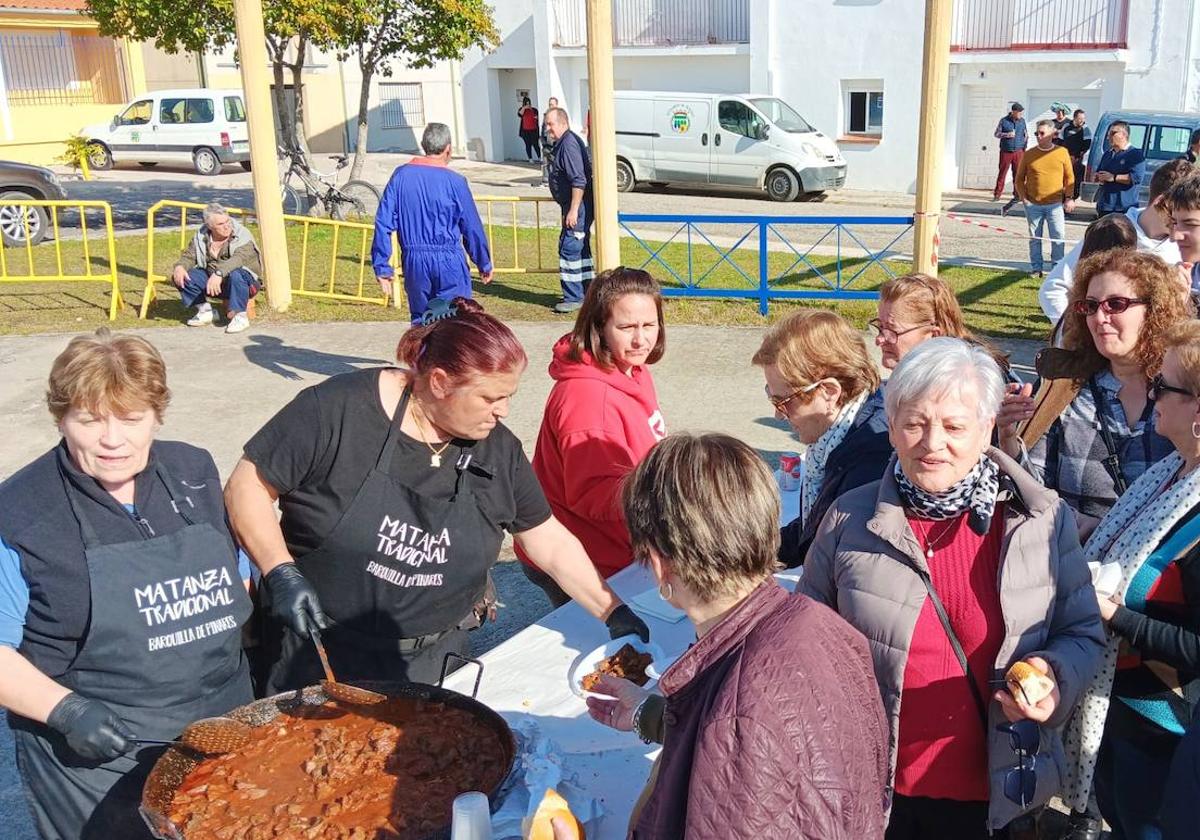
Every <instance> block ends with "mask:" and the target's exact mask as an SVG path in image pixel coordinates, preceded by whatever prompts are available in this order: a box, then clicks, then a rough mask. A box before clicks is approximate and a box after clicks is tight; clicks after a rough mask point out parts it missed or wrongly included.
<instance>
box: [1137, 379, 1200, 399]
mask: <svg viewBox="0 0 1200 840" xmlns="http://www.w3.org/2000/svg"><path fill="white" fill-rule="evenodd" d="M1164 393H1167V394H1181V395H1183V396H1185V397H1191V398H1192V399H1195V398H1196V395H1195V394H1193V393H1192V392H1191V391H1187V390H1184V389H1183V388H1176V387H1175V386H1174V385H1168V384H1167V383H1166V380H1164V379H1163V375H1162V374H1161V373H1160V374H1158V375H1157V376H1155V377H1154V378H1153V379H1151V380H1150V390H1149V391H1148V392H1147V393H1146V396H1147V397H1149V398H1150V399H1152V400H1154V401H1155V402H1157V401H1158V398H1159V397H1161V396H1162V395H1163V394H1164Z"/></svg>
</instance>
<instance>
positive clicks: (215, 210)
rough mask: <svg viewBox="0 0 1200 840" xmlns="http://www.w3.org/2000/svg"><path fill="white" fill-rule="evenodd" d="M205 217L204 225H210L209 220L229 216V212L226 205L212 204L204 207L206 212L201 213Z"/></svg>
mask: <svg viewBox="0 0 1200 840" xmlns="http://www.w3.org/2000/svg"><path fill="white" fill-rule="evenodd" d="M201 215H202V216H203V217H204V223H205V224H208V220H209V219H211V218H212V217H213V216H229V211H228V210H226V209H225V205H223V204H218V203H217V202H215V201H214V202H212V203H210V204H206V205H204V210H203V212H202V213H201Z"/></svg>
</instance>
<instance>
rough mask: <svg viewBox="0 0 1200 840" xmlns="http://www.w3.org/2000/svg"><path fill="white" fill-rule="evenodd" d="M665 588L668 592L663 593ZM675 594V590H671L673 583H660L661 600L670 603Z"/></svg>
mask: <svg viewBox="0 0 1200 840" xmlns="http://www.w3.org/2000/svg"><path fill="white" fill-rule="evenodd" d="M664 586H665V587H666V588H667V591H666V592H663V587H664ZM674 594H675V590H674V589H673V588H671V582H670V581H667V582H666V583H660V584H659V585H658V597H659V598H662V599H663V600H664V601H670V600H671V597H672V596H673V595H674Z"/></svg>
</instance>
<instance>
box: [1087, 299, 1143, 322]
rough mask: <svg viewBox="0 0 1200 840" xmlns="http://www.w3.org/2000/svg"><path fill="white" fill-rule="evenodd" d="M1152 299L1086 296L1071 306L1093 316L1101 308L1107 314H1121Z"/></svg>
mask: <svg viewBox="0 0 1200 840" xmlns="http://www.w3.org/2000/svg"><path fill="white" fill-rule="evenodd" d="M1149 302H1150V301H1149V300H1147V299H1146V298H1130V297H1109V298H1105V299H1104V300H1096V299H1095V298H1084V299H1083V300H1077V301H1075V302H1074V303H1073V304H1071V308H1072V309H1074V310H1075V312H1076V313H1077V314H1079V315H1085V316H1089V317H1090V316H1092V315H1095V314H1096V313H1097V312H1098V311H1100V310H1101V309H1103V310H1104V314H1105V315H1120V314H1121V313H1122V312H1124V311H1125V310H1126V309H1128V308H1129V307H1131V306H1145V305H1146V304H1148V303H1149Z"/></svg>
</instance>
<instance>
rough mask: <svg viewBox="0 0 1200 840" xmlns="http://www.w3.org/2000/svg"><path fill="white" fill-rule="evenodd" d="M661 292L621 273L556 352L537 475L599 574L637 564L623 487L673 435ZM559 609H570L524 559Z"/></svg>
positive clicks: (632, 272) (611, 276)
mask: <svg viewBox="0 0 1200 840" xmlns="http://www.w3.org/2000/svg"><path fill="white" fill-rule="evenodd" d="M666 343H667V334H666V329H665V327H664V326H663V315H662V293H661V292H660V290H659V286H658V283H657V282H655V280H654V278H653V277H651V276H650V275H649V274H648V273H646V272H645V271H641V270H639V269H636V268H624V267H618V268H614V269H613V270H612V271H606V272H604V273H602V274H600V275H599V276H597V277H596V279H595V280H593V281H592V282H591V284H589V286H588V290H587V295H586V296H585V297H584V300H583V306H582V307H581V308H580V310H579V315H578V317H577V318H576V319H575V328H574V329H573V330H572V331H571V332H570V333H569V334H568V335H565V336H563V337H562V338H560V339H559V340H558V343H556V344H555V345H554V359H553V360H552V361H551V362H550V376H551V378H553V379H554V388H553V389H552V390H551V391H550V397H549V399H547V400H546V412H545V414H544V415H543V417H542V428H541V431H539V432H538V440H537V448H536V450H535V451H534V455H533V471H534V473H535V474H536V475H537V477H538V481H540V482H541V485H542V490H543V491H545V493H546V499H547V500H548V501H549V502H550V508H551V510H553V511H554V515H555V516H557V517H559V518H560V520H561V521H562V523H563V524H564V525H566V526H567V529H568V530H569V531H570V532H571V533H572V534H574V535H575V536H576V537H578V538H579V541H580V542H581V543H583V547H584V549H586V550H587V553H588V556H589V557H590V558H592V562H593V563H594V564H595V565H596V568H597V569H598V570H599V572H600V574H601V575H602V576H604V577H608V576H609V575H612V574H614V573H616V572H619V571H620V570H621V569H624V568H625V567H626V566H628V565H629V564H630V563H631V562H632V561H633V556H632V549H631V548H630V544H629V531H628V530H627V529H626V527H625V521H624V519H623V517H622V514H621V482H622V480H624V478H625V476H626V475H628V474H629V473H630V472H632V471H633V468H634V467H636V466H637V465H638V463H639V462H640V461H641V460H642V458H644V457H645V456H646V453H647V452H649V451H650V448H651V447H652V446H654V444H655V443H657V442H658V441H660V440H662V439H663V438H664V437H665V436H666V434H667V429H666V424H665V423H664V421H663V416H662V412H661V411H659V408H658V396H657V394H656V393H655V391H654V379H653V377H651V376H650V368H649V366H650V365H652V364H654V363H655V362H657V361H658V360H659V359H661V358H662V356H663V351H664V350H665V349H666ZM517 554H518V556H519V557H520V558H521V561H522V563H523V567H524V569H525V575H526V576H527V577H528V578H529V579H530V580H532V581H533V582H534V583H536V584H537V585H538V586H540V587H541V588H542V590H543V591H545V593H546V595H547V596H548V597H549V598H550V601H551V603H553V604H554V606H555V607H560V606H562V605H563V604H565V603H566V602H567V601H569V600H570V598H569V597H567V595H566V593H564V592H563V591H562V590H561V589H559V587H558V585H557V584H556V583H555V582H554V581H553V580H552V579H551V578H550V577H549V576H548V575H546V574H545V573H543V572H542V571H541V570H539V569H538V568H537V567H536V566H533V565H532V564H530V562H529V561H528V560H527V559H526V558H525V557H524V556H523V555H521V553H520V551H519V550H518V552H517Z"/></svg>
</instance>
